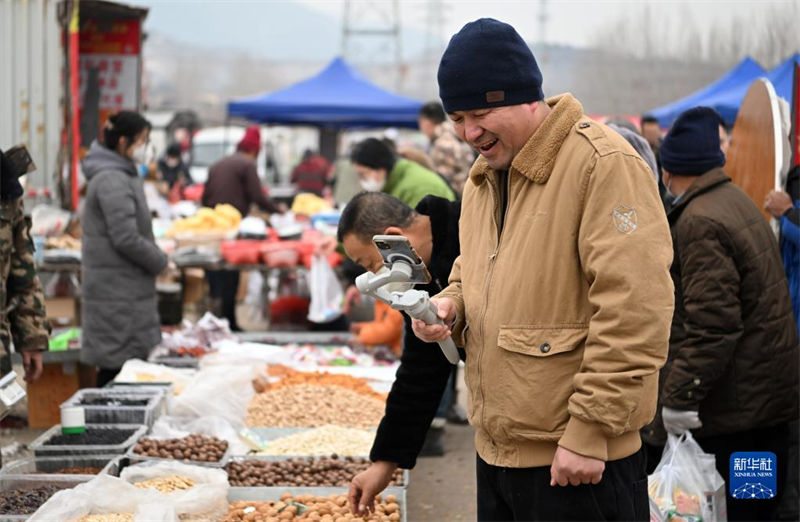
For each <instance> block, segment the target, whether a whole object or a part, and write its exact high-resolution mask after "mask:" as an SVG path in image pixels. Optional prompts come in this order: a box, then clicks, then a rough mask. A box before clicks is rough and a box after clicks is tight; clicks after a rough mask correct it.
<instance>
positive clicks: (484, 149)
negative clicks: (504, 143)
mask: <svg viewBox="0 0 800 522" xmlns="http://www.w3.org/2000/svg"><path fill="white" fill-rule="evenodd" d="M498 141H499V140H497V139H494V140H492V141H490V142H488V143H484V144H483V145H480V146H479V147H478V150H479V151H481V152H482V153H483V152H489V151H490V150H491V149H492V147H494V146H495V144H497V142H498Z"/></svg>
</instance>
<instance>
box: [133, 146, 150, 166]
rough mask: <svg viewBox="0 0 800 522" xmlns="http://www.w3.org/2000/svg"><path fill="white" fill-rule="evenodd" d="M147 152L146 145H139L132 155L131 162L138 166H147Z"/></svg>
mask: <svg viewBox="0 0 800 522" xmlns="http://www.w3.org/2000/svg"><path fill="white" fill-rule="evenodd" d="M146 152H147V148H146V147H145V146H144V144H142V145H137V146H136V147H135V148H134V149H133V152H132V153H131V160H132V161H133V162H134V163H137V164H140V165H144V164H146V163H147V157H146Z"/></svg>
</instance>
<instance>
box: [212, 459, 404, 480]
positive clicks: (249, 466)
mask: <svg viewBox="0 0 800 522" xmlns="http://www.w3.org/2000/svg"><path fill="white" fill-rule="evenodd" d="M370 464H371V462H370V460H369V459H366V458H359V457H357V458H354V457H339V456H338V455H331V456H328V457H322V458H319V457H305V458H297V457H295V458H286V457H283V458H282V457H273V458H272V459H269V460H268V459H263V458H262V459H253V458H248V457H234V458H233V459H231V460H230V461H229V462H228V464H227V465H226V466H225V471H227V473H228V482H229V483H230V485H231V486H233V487H278V488H286V487H297V486H302V487H347V486H349V484H350V480H351V479H352V478H353V477H354V476H355V475H357V474H358V473H360V472H362V471H364V470H366V469H367V468H368V467H369V466H370ZM408 475H409V474H408V470H402V469H398V470H397V471H395V476H394V479H393V481H392V482H391V483H390V484H389V487H390V488H404V487H407V486H408Z"/></svg>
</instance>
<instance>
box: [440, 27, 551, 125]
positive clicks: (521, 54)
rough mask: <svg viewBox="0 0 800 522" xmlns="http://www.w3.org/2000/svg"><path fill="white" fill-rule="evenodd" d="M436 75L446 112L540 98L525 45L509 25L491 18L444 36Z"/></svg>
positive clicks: (537, 78)
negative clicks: (444, 41) (446, 40)
mask: <svg viewBox="0 0 800 522" xmlns="http://www.w3.org/2000/svg"><path fill="white" fill-rule="evenodd" d="M438 77H439V97H440V98H441V99H442V104H443V105H444V110H445V111H447V112H453V111H466V110H473V109H483V108H489V107H501V106H504V105H519V104H521V103H530V102H534V101H538V100H541V99H544V93H543V92H542V73H541V71H540V70H539V66H538V65H537V64H536V58H534V57H533V53H532V52H531V50H530V48H529V47H528V45H527V44H526V43H525V41H524V40H523V39H522V37H521V36H520V35H519V34H518V33H517V31H515V30H514V28H513V27H511V26H510V25H508V24H505V23H503V22H498V21H497V20H494V19H492V18H481V19H479V20H475V21H474V22H470V23H468V24H467V25H465V26H464V27H463V28H462V29H461V30H460V31H459V32H458V33H456V34H455V36H453V37H452V38H451V39H450V43H449V44H448V45H447V49H445V51H444V54H443V55H442V61H441V62H439V75H438Z"/></svg>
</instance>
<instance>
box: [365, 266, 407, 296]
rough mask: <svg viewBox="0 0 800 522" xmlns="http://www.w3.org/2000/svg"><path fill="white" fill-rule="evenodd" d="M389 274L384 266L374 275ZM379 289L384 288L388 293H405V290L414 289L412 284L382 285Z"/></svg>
mask: <svg viewBox="0 0 800 522" xmlns="http://www.w3.org/2000/svg"><path fill="white" fill-rule="evenodd" d="M389 272H390V270H389V269H388V268H386V266H385V265H384V266H382V267H381V269H380V270H378V272H377V273H376V274H375V275H383V274H388V273H389ZM381 288H385V289H386V290H387V291H389V292H405V291H406V290H411V289H412V288H414V283H389V284H386V285H383V286H382V287H381Z"/></svg>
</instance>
